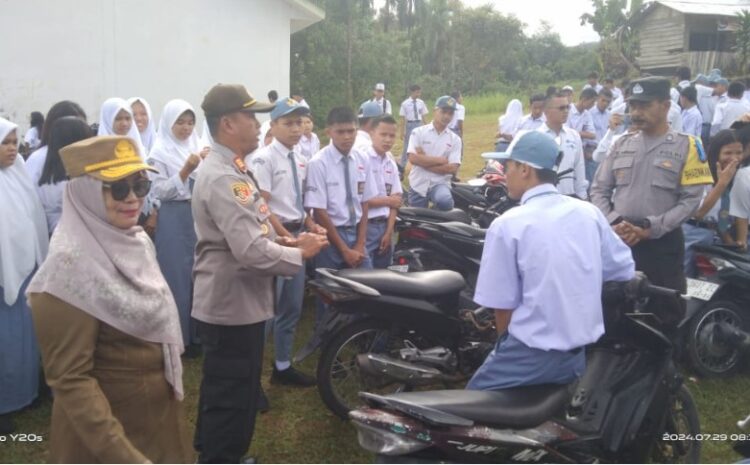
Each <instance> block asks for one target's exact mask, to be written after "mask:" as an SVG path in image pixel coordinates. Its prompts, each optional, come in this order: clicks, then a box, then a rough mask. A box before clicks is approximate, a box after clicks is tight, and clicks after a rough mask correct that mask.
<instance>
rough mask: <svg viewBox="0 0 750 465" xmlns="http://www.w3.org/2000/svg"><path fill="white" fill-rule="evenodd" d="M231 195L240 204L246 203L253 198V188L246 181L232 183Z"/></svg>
mask: <svg viewBox="0 0 750 465" xmlns="http://www.w3.org/2000/svg"><path fill="white" fill-rule="evenodd" d="M231 188H232V195H233V196H234V199H235V200H236V201H237V202H239V204H240V205H247V204H248V203H250V199H251V198H253V188H252V187H250V184H248V183H246V182H235V183H232V186H231Z"/></svg>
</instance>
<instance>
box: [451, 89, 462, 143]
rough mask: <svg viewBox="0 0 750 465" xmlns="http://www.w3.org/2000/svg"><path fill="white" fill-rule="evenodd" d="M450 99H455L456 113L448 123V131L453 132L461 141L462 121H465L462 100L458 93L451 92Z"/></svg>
mask: <svg viewBox="0 0 750 465" xmlns="http://www.w3.org/2000/svg"><path fill="white" fill-rule="evenodd" d="M451 97H453V98H454V99H456V111H455V112H454V113H453V119H452V120H451V122H450V123H448V129H450V130H451V131H453V132H455V133H456V135H457V136H458V137H460V138H461V140H463V139H464V120H465V119H466V107H465V106H463V101H464V98H463V96H462V95H461V92H459V91H454V92H451Z"/></svg>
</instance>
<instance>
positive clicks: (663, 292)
mask: <svg viewBox="0 0 750 465" xmlns="http://www.w3.org/2000/svg"><path fill="white" fill-rule="evenodd" d="M643 292H644V293H645V294H647V295H651V296H662V297H676V298H680V297H682V294H681V293H680V291H677V290H675V289H670V288H668V287H661V286H654V285H653V284H645V285H644V287H643Z"/></svg>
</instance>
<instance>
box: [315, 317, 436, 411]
mask: <svg viewBox="0 0 750 465" xmlns="http://www.w3.org/2000/svg"><path fill="white" fill-rule="evenodd" d="M405 340H409V341H410V342H412V343H413V344H416V345H417V346H418V347H426V346H428V345H429V343H428V341H426V340H425V338H424V337H422V336H420V335H418V334H416V333H414V332H410V331H407V330H404V329H394V328H393V327H392V325H391V324H390V323H388V322H386V321H383V320H376V319H366V320H361V321H357V322H354V323H352V324H350V325H349V326H347V327H345V328H343V329H342V330H341V331H340V332H339V333H338V334H336V335H334V336H333V337H332V338H331V339H330V340H329V342H328V343H327V344H326V345H325V347H324V348H323V350H322V352H321V354H320V359H319V361H318V372H317V375H318V392H319V393H320V397H321V399H322V400H323V403H325V404H326V407H328V408H329V409H330V410H331V411H332V412H333V413H335V414H336V415H337V416H339V417H340V418H342V419H347V415H348V414H349V411H351V410H352V409H354V408H356V407H358V406H359V405H361V404H362V402H361V401H360V398H359V393H360V392H362V391H365V392H371V393H375V394H393V393H396V392H401V391H405V390H409V389H410V388H409V386H406V385H405V384H402V383H398V382H393V381H389V380H387V379H384V377H383V378H379V379H378V378H373V377H371V376H369V375H367V374H365V373H362V372H360V368H359V364H358V363H357V356H358V355H361V354H366V353H378V354H383V355H388V356H391V357H394V358H398V357H399V350H401V349H404V348H406V347H407V346H406V344H405V342H404V341H405Z"/></svg>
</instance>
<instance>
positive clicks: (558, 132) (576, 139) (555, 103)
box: [537, 93, 589, 200]
mask: <svg viewBox="0 0 750 465" xmlns="http://www.w3.org/2000/svg"><path fill="white" fill-rule="evenodd" d="M567 103H568V101H567V99H566V98H565V96H563V95H562V94H559V93H558V94H553V95H550V96H549V97H548V98H547V102H546V103H545V105H544V115H545V116H546V117H547V122H546V123H544V124H543V125H542V126H540V127H539V129H537V131H539V132H542V133H544V134H547V135H548V136H549V137H551V138H552V139H554V140H555V142H557V144H558V147H559V148H560V151H562V153H563V157H562V160H561V161H560V164H559V167H558V171H565V170H568V169H571V168H572V169H573V171H572V172H571V173H568V174H567V175H565V176H562V177H561V179H560V181H559V182H558V184H557V190H558V191H560V193H561V194H563V195H575V196H577V197H578V198H579V199H583V200H586V199H588V186H589V183H588V182H587V181H586V167H585V164H584V158H583V144H582V142H581V136H580V135H578V132H577V131H575V130H574V129H571V128H569V127H567V126H566V125H565V121H566V120H567V119H568V112H569V111H570V106H569V105H568V104H567Z"/></svg>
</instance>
